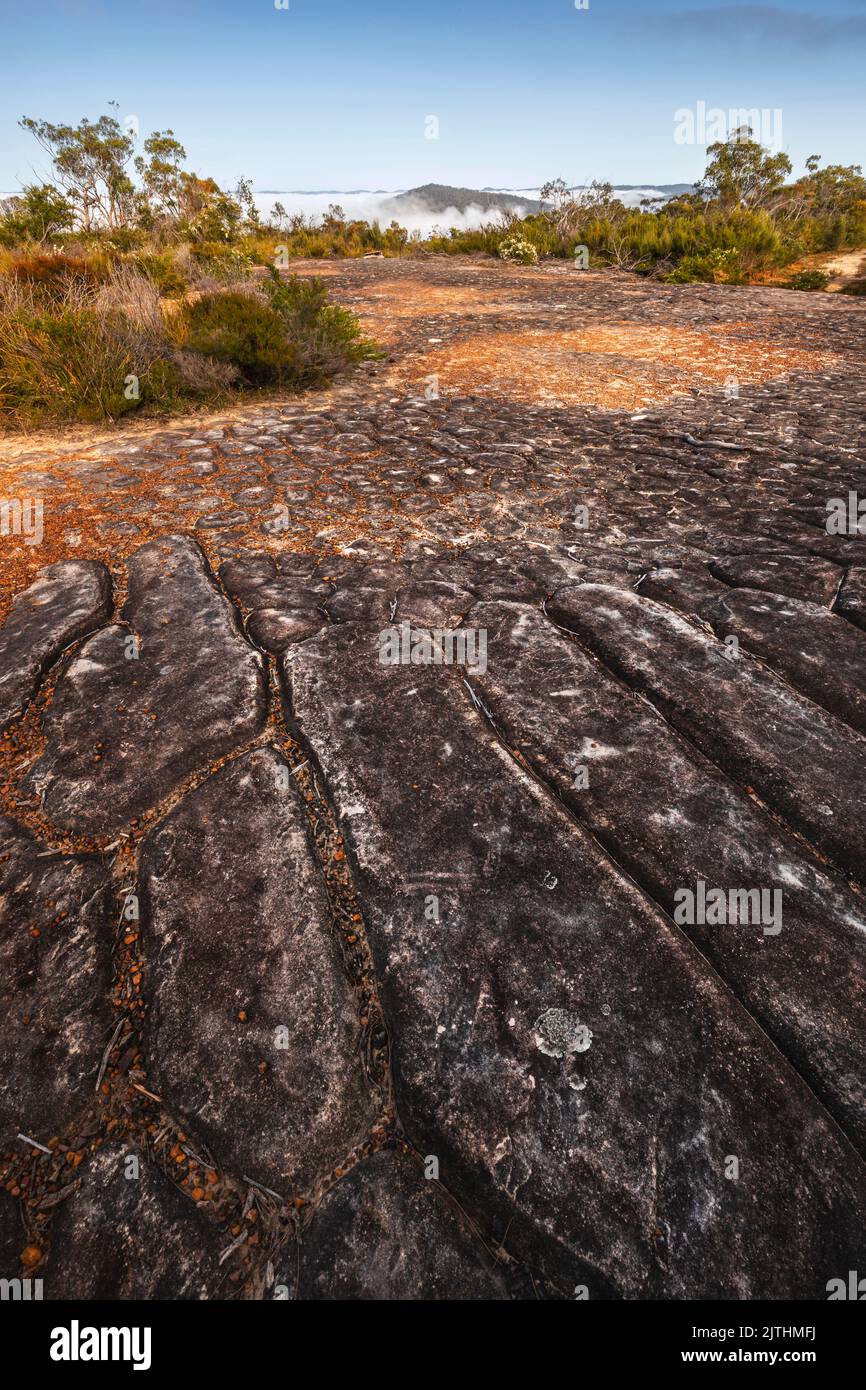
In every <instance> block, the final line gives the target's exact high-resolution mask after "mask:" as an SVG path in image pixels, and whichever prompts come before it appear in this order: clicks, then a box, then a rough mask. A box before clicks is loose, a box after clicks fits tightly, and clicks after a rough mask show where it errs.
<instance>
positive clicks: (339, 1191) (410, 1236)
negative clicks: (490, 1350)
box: [298, 1153, 508, 1302]
mask: <svg viewBox="0 0 866 1390" xmlns="http://www.w3.org/2000/svg"><path fill="white" fill-rule="evenodd" d="M298 1295H299V1297H300V1298H301V1299H327V1300H352V1301H353V1302H354V1301H356V1300H374V1299H375V1300H382V1301H384V1300H391V1301H394V1300H398V1301H405V1300H414V1299H423V1300H425V1301H426V1300H431V1299H437V1300H440V1299H463V1300H469V1299H503V1298H507V1297H508V1293H507V1290H506V1286H505V1282H504V1280H503V1278H502V1275H501V1273H500V1271H499V1270H498V1269H497V1267H496V1264H495V1261H494V1260H493V1259H492V1257H491V1256H490V1255H489V1254H488V1253H487V1251H486V1250H485V1248H484V1246H483V1244H482V1242H481V1241H480V1240H479V1238H478V1236H477V1235H476V1234H475V1232H474V1231H473V1230H472V1228H471V1227H470V1226H469V1224H468V1222H467V1221H466V1219H465V1218H464V1217H463V1216H462V1215H461V1213H460V1211H459V1208H458V1207H457V1206H456V1205H455V1204H454V1203H453V1202H451V1201H450V1200H449V1198H448V1196H447V1194H446V1193H444V1192H443V1191H442V1190H441V1188H440V1187H439V1184H438V1183H437V1182H434V1181H428V1180H427V1179H425V1177H424V1172H423V1169H422V1167H421V1165H420V1164H419V1163H418V1162H417V1161H415V1160H414V1159H411V1158H407V1157H406V1156H405V1155H403V1154H399V1153H379V1154H375V1155H374V1156H373V1157H372V1158H368V1159H365V1160H364V1161H363V1162H361V1163H359V1164H357V1165H356V1166H355V1167H354V1168H353V1169H352V1170H351V1172H350V1173H349V1174H348V1175H347V1176H346V1177H345V1178H343V1179H342V1180H341V1181H340V1182H339V1183H337V1185H336V1186H335V1187H333V1188H332V1189H331V1191H330V1192H329V1193H328V1195H327V1196H326V1197H325V1199H324V1201H323V1202H322V1205H321V1206H320V1207H319V1209H318V1211H317V1212H316V1214H315V1216H314V1218H313V1222H312V1225H311V1226H310V1228H309V1229H308V1230H307V1231H306V1232H305V1233H304V1239H303V1243H302V1245H301V1252H300V1283H299V1286H298Z"/></svg>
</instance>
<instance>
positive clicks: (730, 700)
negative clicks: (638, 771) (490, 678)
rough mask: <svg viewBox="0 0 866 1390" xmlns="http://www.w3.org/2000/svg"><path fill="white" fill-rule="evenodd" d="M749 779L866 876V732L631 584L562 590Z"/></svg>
mask: <svg viewBox="0 0 866 1390" xmlns="http://www.w3.org/2000/svg"><path fill="white" fill-rule="evenodd" d="M547 611H548V613H550V615H551V616H552V617H553V618H554V620H555V621H556V622H557V623H559V624H561V626H563V627H565V628H568V629H569V630H570V631H573V632H576V633H577V634H578V635H579V636H580V638H581V639H582V640H583V641H585V642H586V643H587V644H588V645H589V646H590V647H591V648H592V650H593V651H595V652H596V653H597V654H598V655H599V656H601V658H602V659H603V660H604V661H605V662H606V663H607V664H608V665H609V666H610V667H611V668H612V669H613V670H615V671H616V672H617V673H618V674H620V675H622V676H623V677H624V678H625V679H626V680H627V681H628V683H629V684H630V685H632V686H633V687H634V688H636V689H638V690H640V691H642V692H646V693H647V694H649V695H650V696H651V697H652V699H653V701H654V702H655V703H656V705H657V707H658V708H659V709H661V710H662V712H663V714H664V715H665V717H666V718H667V719H668V720H669V721H670V723H672V724H673V725H674V727H675V728H677V729H678V730H679V731H680V732H681V733H683V734H685V735H686V737H688V738H690V739H691V740H692V741H693V742H694V744H695V745H696V746H697V747H698V748H700V749H701V751H702V752H703V753H705V754H706V756H707V757H709V758H711V759H712V760H713V762H715V763H717V764H718V765H719V766H720V767H721V768H723V770H724V771H725V772H727V773H728V774H729V775H730V776H731V777H733V778H734V780H735V781H737V782H738V783H739V784H740V785H741V786H742V787H747V786H749V787H753V788H754V789H755V791H756V792H757V793H758V795H759V796H760V797H761V798H762V799H763V800H764V801H765V802H766V803H767V804H768V805H769V806H771V807H772V808H773V809H774V810H776V811H777V812H779V813H781V814H782V815H784V816H785V817H786V818H787V820H788V821H789V823H790V824H791V825H792V826H793V827H794V828H795V829H797V830H799V831H800V832H801V833H802V834H804V835H805V836H806V837H807V838H808V839H810V840H811V841H812V842H813V844H815V845H816V846H817V847H818V848H819V849H821V850H823V851H824V852H825V853H826V854H828V855H829V856H830V857H831V858H833V859H835V860H836V862H837V863H838V864H839V865H840V866H841V867H842V868H844V869H845V870H846V871H847V872H849V873H852V874H854V875H855V876H857V877H859V878H860V879H862V880H863V881H864V882H866V845H864V842H863V836H862V835H861V834H860V830H859V822H860V814H861V810H860V808H861V806H862V799H863V788H864V786H866V743H864V741H863V739H862V737H861V736H860V735H859V734H857V733H855V732H853V731H852V730H850V729H849V728H848V727H847V726H846V725H845V724H843V723H841V721H839V720H837V719H835V718H834V717H833V716H832V715H830V714H825V713H824V711H823V710H821V709H819V708H818V707H817V706H816V705H814V704H813V703H812V701H811V700H807V699H805V698H804V697H803V696H802V695H799V694H797V692H796V691H794V690H792V689H791V687H790V685H788V684H787V683H786V682H785V681H783V680H781V679H780V678H779V677H777V676H774V675H772V674H771V673H770V672H769V671H767V670H765V669H764V668H762V667H761V666H759V665H758V664H757V663H756V662H754V661H753V660H752V659H751V658H750V657H749V656H747V655H742V654H741V655H740V656H739V657H737V658H735V659H733V658H729V657H728V656H727V655H726V652H725V648H724V646H723V645H722V643H721V642H719V641H717V640H716V639H714V638H712V637H709V636H707V635H706V633H705V632H704V631H702V630H701V629H700V628H698V627H695V626H693V625H692V624H691V623H689V622H687V621H686V620H685V619H684V618H682V617H680V616H679V614H677V613H674V612H672V611H671V610H670V609H668V608H665V607H663V606H662V605H661V604H658V603H654V602H653V601H652V600H651V599H646V598H643V597H641V596H639V595H637V594H634V593H631V592H629V591H628V590H625V589H614V588H611V587H608V586H605V585H601V584H585V585H579V586H576V587H574V588H571V589H563V590H560V592H559V593H558V594H557V595H556V597H555V599H554V600H553V601H552V602H551V603H549V604H548V605H547Z"/></svg>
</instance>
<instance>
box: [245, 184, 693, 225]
mask: <svg viewBox="0 0 866 1390" xmlns="http://www.w3.org/2000/svg"><path fill="white" fill-rule="evenodd" d="M497 191H498V190H497ZM512 191H513V193H514V204H513V206H514V210H515V212H517V214H518V216H524V215H525V214H526V211H527V203H529V204H530V205H531V204H532V202H537V201H538V192H539V190H538V189H537V188H520V189H516V190H511V189H505V190H503V192H507V193H509V194H510V193H511V192H512ZM614 192H615V193H616V194H617V196H618V197H619V198H621V199H622V201H623V202H624V203H625V205H626V207H637V206H638V205H639V204H640V202H641V199H642V198H651V197H656V198H658V197H661V198H664V197H665V195H664V194H663V193H660V192H659V190H658V189H657V188H630V189H624V190H622V189H620V190H617V189H614ZM399 196H400V194H399V190H394V191H386V190H382V191H381V192H362V193H341V192H339V191H337V190H335V191H334V192H333V193H295V192H286V193H280V192H273V193H263V192H259V193H256V195H255V201H256V207H257V208H258V210H259V213H260V214H261V216H262V218H264V219H265V220H270V218H271V214H272V210H273V206H274V203H282V205H283V207H284V208H285V209H286V212H287V213H288V214H289V216H292V215H293V214H295V213H302V214H303V216H304V217H313V218H316V219H317V220H318V219H320V218H322V217H323V216H324V215H325V214H326V213H327V211H328V208H329V207H330V206H331V204H332V203H336V204H338V205H339V207H341V208H342V209H343V212H344V213H345V214H346V217H347V218H349V219H356V220H358V221H362V222H379V223H381V225H382V226H383V227H387V226H388V224H389V222H393V221H396V222H399V223H400V225H401V226H402V227H405V228H406V229H407V230H408V231H410V232H416V231H417V232H420V234H421V235H422V236H429V235H430V233H431V232H433V231H434V230H435V229H436V228H437V227H438V228H442V229H444V230H446V231H447V229H448V228H449V227H457V228H459V229H460V230H461V231H469V230H471V229H473V228H475V227H480V226H482V224H483V223H485V222H492V221H494V220H495V219H496V218H497V217H498V215H499V211H500V210H499V209H498V208H496V207H489V206H485V205H484V204H483V203H478V204H475V203H473V204H471V205H470V206H469V207H467V208H466V209H465V210H464V211H463V212H461V211H459V210H458V209H457V208H447V209H446V210H445V211H444V212H431V210H430V208H429V207H427V206H426V205H425V204H424V202H423V201H418V200H405V199H401V201H399V202H395V199H397V198H398V197H399ZM521 198H523V199H526V200H527V202H526V203H522V202H521Z"/></svg>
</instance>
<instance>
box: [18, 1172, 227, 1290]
mask: <svg viewBox="0 0 866 1390" xmlns="http://www.w3.org/2000/svg"><path fill="white" fill-rule="evenodd" d="M81 1171H82V1183H81V1187H80V1188H79V1190H78V1191H77V1192H76V1193H75V1194H74V1195H73V1196H72V1197H69V1198H67V1199H66V1201H65V1202H62V1203H61V1205H60V1206H59V1207H58V1208H57V1211H56V1214H55V1216H54V1222H53V1229H52V1241H51V1251H50V1254H49V1257H48V1261H47V1264H46V1266H45V1269H44V1273H43V1279H44V1294H43V1296H44V1297H45V1298H46V1299H52V1300H56V1299H61V1300H62V1299H72V1300H74V1301H76V1302H78V1301H79V1300H82V1299H85V1300H89V1299H111V1300H115V1299H117V1300H124V1301H127V1300H130V1299H138V1298H146V1299H179V1300H200V1299H208V1298H219V1297H220V1296H225V1288H226V1285H225V1280H226V1275H227V1272H228V1271H227V1270H226V1269H225V1268H223V1269H221V1268H220V1265H219V1256H220V1238H219V1232H218V1229H217V1227H216V1226H215V1225H212V1224H211V1222H210V1221H209V1220H208V1219H207V1218H206V1217H205V1216H204V1215H202V1213H201V1212H200V1211H198V1210H197V1209H196V1207H195V1206H194V1205H193V1203H192V1202H191V1201H190V1199H189V1198H188V1197H185V1196H184V1195H183V1193H182V1192H180V1191H179V1189H178V1188H176V1187H175V1186H174V1184H173V1183H171V1182H170V1181H169V1179H168V1178H166V1177H165V1176H164V1175H163V1174H162V1173H161V1172H160V1171H159V1169H158V1168H157V1167H156V1165H155V1164H154V1163H153V1161H152V1160H151V1159H149V1158H148V1157H147V1156H146V1155H144V1154H143V1153H141V1152H140V1151H139V1150H137V1149H135V1148H133V1147H131V1146H129V1147H128V1146H126V1145H122V1144H110V1145H108V1147H106V1148H104V1149H102V1150H101V1151H100V1152H99V1153H97V1154H96V1155H95V1156H94V1157H93V1158H91V1159H90V1160H89V1161H88V1163H87V1166H86V1167H85V1168H84V1169H83V1170H81ZM135 1173H137V1174H138V1176H127V1174H135ZM231 1287H232V1286H231V1285H229V1286H228V1288H231Z"/></svg>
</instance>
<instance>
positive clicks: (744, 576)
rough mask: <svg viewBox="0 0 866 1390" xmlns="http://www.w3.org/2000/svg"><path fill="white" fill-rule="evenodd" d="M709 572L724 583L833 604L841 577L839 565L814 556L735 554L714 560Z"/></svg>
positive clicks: (813, 601)
mask: <svg viewBox="0 0 866 1390" xmlns="http://www.w3.org/2000/svg"><path fill="white" fill-rule="evenodd" d="M711 568H712V571H713V573H714V574H716V575H717V576H718V577H719V578H720V579H724V581H725V583H726V584H733V585H736V586H737V587H738V588H740V587H742V588H745V589H770V590H773V591H774V592H775V593H779V594H787V595H788V597H789V598H800V599H805V600H806V601H811V602H812V603H825V604H827V603H832V602H833V598H834V596H835V594H836V590H837V589H838V587H839V581H840V579H841V578H842V571H841V570H840V569H839V567H838V565H834V564H832V563H831V561H829V560H821V559H818V558H817V557H816V556H804V555H735V556H732V557H730V558H726V559H723V560H716V561H714V563H713V565H712V566H711Z"/></svg>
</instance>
